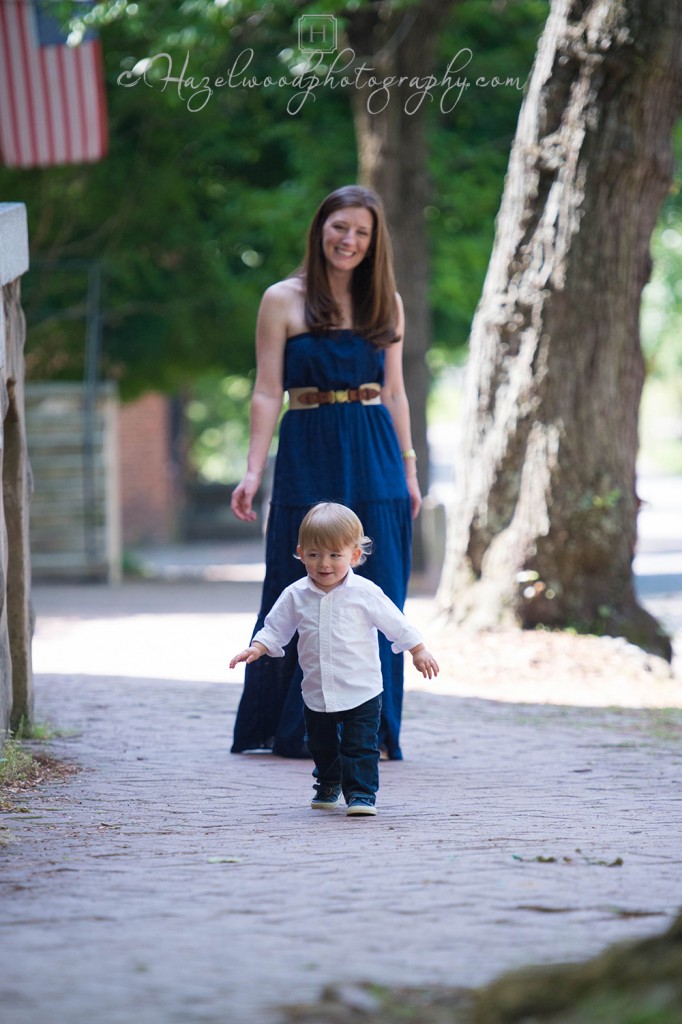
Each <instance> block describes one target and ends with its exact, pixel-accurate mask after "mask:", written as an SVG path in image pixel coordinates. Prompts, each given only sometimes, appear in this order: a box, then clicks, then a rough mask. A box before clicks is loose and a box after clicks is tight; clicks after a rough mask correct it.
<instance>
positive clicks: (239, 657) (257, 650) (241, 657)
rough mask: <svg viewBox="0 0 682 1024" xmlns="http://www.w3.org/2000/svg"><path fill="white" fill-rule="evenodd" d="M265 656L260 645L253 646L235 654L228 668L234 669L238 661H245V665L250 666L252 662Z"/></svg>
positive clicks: (263, 649)
mask: <svg viewBox="0 0 682 1024" xmlns="http://www.w3.org/2000/svg"><path fill="white" fill-rule="evenodd" d="M263 654H267V651H266V650H265V648H264V647H263V645H262V644H258V643H256V644H253V646H251V647H247V648H246V650H245V651H240V652H239V654H236V655H235V656H234V658H233V659H232V661H231V662H230V668H234V667H235V665H238V664H239V662H240V661H245V662H246V664H247V665H250V664H251V662H252V661H258V659H259V658H260V657H261V656H262V655H263Z"/></svg>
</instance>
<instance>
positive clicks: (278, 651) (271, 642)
mask: <svg viewBox="0 0 682 1024" xmlns="http://www.w3.org/2000/svg"><path fill="white" fill-rule="evenodd" d="M254 641H258V643H259V644H262V645H263V647H264V648H265V650H266V652H267V653H268V654H269V655H270V657H271V658H283V657H284V648H283V647H282V646H280V644H278V643H277V641H276V640H275V638H274V636H273V634H272V633H270V632H269V631H268V630H267V629H259V630H258V632H257V633H256V635H255V636H254V637H253V639H252V640H251V643H254Z"/></svg>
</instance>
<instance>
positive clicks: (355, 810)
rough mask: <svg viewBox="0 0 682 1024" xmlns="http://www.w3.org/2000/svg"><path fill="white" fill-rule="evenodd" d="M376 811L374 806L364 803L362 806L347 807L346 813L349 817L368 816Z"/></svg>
mask: <svg viewBox="0 0 682 1024" xmlns="http://www.w3.org/2000/svg"><path fill="white" fill-rule="evenodd" d="M376 813H377V809H376V807H370V806H369V804H366V805H365V806H364V807H347V808H346V814H347V815H348V817H349V818H369V817H372V816H373V815H375V814H376Z"/></svg>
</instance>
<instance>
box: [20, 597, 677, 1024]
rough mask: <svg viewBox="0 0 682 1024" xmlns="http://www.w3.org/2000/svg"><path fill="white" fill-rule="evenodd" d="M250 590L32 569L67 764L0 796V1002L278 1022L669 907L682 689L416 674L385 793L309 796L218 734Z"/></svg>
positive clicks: (636, 921)
mask: <svg viewBox="0 0 682 1024" xmlns="http://www.w3.org/2000/svg"><path fill="white" fill-rule="evenodd" d="M257 596H258V586H257V584H255V583H248V582H246V583H244V582H242V583H238V584H237V583H234V584H231V583H214V584H200V583H188V584H183V585H175V586H170V585H165V586H163V585H156V584H147V585H144V584H138V585H125V586H123V587H121V588H116V589H107V588H91V587H83V588H80V589H78V588H71V589H66V588H59V587H51V588H45V589H39V590H38V591H37V593H36V602H37V607H38V611H39V614H40V619H39V629H38V638H37V642H36V660H37V664H38V667H39V669H40V676H39V680H38V702H37V718H38V720H39V721H46V720H47V721H49V722H50V723H51V724H52V725H53V726H54V727H58V728H60V729H63V730H67V731H68V730H74V733H73V734H72V735H66V736H64V737H62V738H57V739H55V740H53V741H52V742H51V743H50V748H51V750H52V751H53V752H54V753H55V755H56V756H58V757H60V758H64V759H67V760H74V761H77V762H78V763H79V765H80V766H81V768H82V770H81V771H80V773H79V774H77V775H75V776H73V777H72V778H70V779H69V780H67V781H65V782H58V783H55V784H53V785H50V786H46V787H43V788H41V789H40V790H38V791H37V792H35V793H34V794H31V795H30V796H28V797H26V799H25V800H23V805H24V806H25V807H26V811H17V812H15V813H12V814H10V815H6V816H4V825H5V826H7V827H9V828H10V829H11V832H12V833H13V835H14V838H15V840H16V841H15V842H13V843H11V844H10V845H8V846H6V847H5V848H4V849H2V850H0V863H1V864H2V890H3V892H2V920H1V921H0V928H1V929H2V931H1V936H0V949H1V950H2V952H1V953H0V977H1V981H0V1005H1V1006H2V1020H3V1024H48V1022H49V1024H92V1022H93V1021H97V1022H98V1024H133V1022H134V1024H175V1022H177V1024H194V1022H211V1024H218V1022H220V1024H232V1022H235V1024H237V1022H238V1024H273V1022H275V1021H277V1020H278V1019H279V1018H278V1013H277V1010H276V1007H277V1006H278V1004H282V1003H291V1002H299V1001H307V1000H310V999H313V998H314V997H315V996H316V994H317V993H318V992H319V990H320V988H321V986H322V985H323V984H325V983H327V982H340V981H356V980H363V979H365V980H372V981H375V982H379V983H386V984H400V985H420V984H432V983H442V984H446V985H460V984H461V985H472V984H478V983H481V982H483V981H486V980H488V979H490V978H492V977H494V976H495V975H497V974H498V973H499V972H501V971H502V970H504V969H506V968H510V967H514V966H518V965H523V964H527V963H530V962H543V961H561V960H565V959H578V958H582V957H586V956H589V955H591V954H593V953H595V952H597V951H598V950H600V949H602V948H603V947H604V946H606V945H607V944H609V943H611V942H613V941H615V940H621V939H628V938H632V937H636V936H643V935H647V934H650V933H653V932H659V931H662V930H663V929H664V928H665V927H666V926H667V924H668V923H669V921H670V920H671V919H672V917H673V916H674V913H675V911H676V909H677V908H678V907H679V906H680V904H682V826H681V824H680V822H681V819H682V786H681V777H682V776H681V770H680V769H681V767H682V753H681V752H680V746H679V736H680V727H681V725H682V712H680V711H674V712H664V711H663V712H662V711H651V710H649V711H647V710H642V711H637V710H618V709H611V710H609V709H591V708H570V707H569V708H566V707H556V706H554V707H552V706H544V705H540V706H535V705H519V704H513V703H501V702H499V703H498V702H494V701H486V700H479V699H473V698H467V699H462V698H455V697H452V696H443V695H440V694H438V693H437V692H421V691H414V692H410V693H408V694H407V697H406V712H405V725H404V734H403V736H404V750H405V754H406V760H405V761H404V762H402V763H389V764H384V765H382V784H381V791H380V794H379V797H380V814H379V816H377V818H375V819H362V820H353V819H347V818H346V817H345V816H344V815H343V813H342V812H340V811H339V812H336V811H333V812H328V813H325V812H314V811H311V810H310V809H309V808H308V804H307V801H308V797H309V793H310V792H311V790H310V781H311V780H310V776H309V772H310V764H309V763H308V762H299V761H286V760H280V759H278V758H273V757H271V756H267V755H264V756H233V755H230V754H229V752H228V750H229V738H230V735H231V728H232V722H233V717H234V712H235V709H236V705H237V701H238V698H239V694H240V689H241V687H240V685H239V679H240V678H241V676H238V675H237V673H234V674H233V675H234V676H235V682H234V684H230V683H226V682H225V679H226V678H227V675H228V673H227V671H226V664H227V660H228V657H229V655H230V654H232V653H234V652H235V651H236V650H238V649H239V648H240V647H241V646H243V643H244V642H245V639H246V638H247V636H248V631H249V629H250V626H251V625H252V622H253V612H254V609H255V605H256V602H257ZM436 689H437V688H436V686H434V690H436ZM550 858H551V860H550ZM621 862H622V863H621Z"/></svg>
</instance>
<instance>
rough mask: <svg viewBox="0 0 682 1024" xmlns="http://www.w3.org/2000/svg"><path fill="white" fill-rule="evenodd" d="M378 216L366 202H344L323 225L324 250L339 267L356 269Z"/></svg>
mask: <svg viewBox="0 0 682 1024" xmlns="http://www.w3.org/2000/svg"><path fill="white" fill-rule="evenodd" d="M373 231H374V220H373V218H372V214H371V213H370V211H369V210H367V209H366V208H365V207H364V206H343V207H342V208H341V209H340V210H336V211H335V212H334V213H331V214H330V215H329V216H328V217H327V219H326V221H325V222H324V224H323V225H322V252H323V253H324V257H325V259H326V261H327V263H328V265H329V266H330V267H333V268H334V269H335V270H346V271H350V270H355V268H356V267H357V266H358V265H359V264H360V263H362V261H363V260H364V258H365V256H366V255H367V250H368V249H369V247H370V244H371V242H372V233H373Z"/></svg>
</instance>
